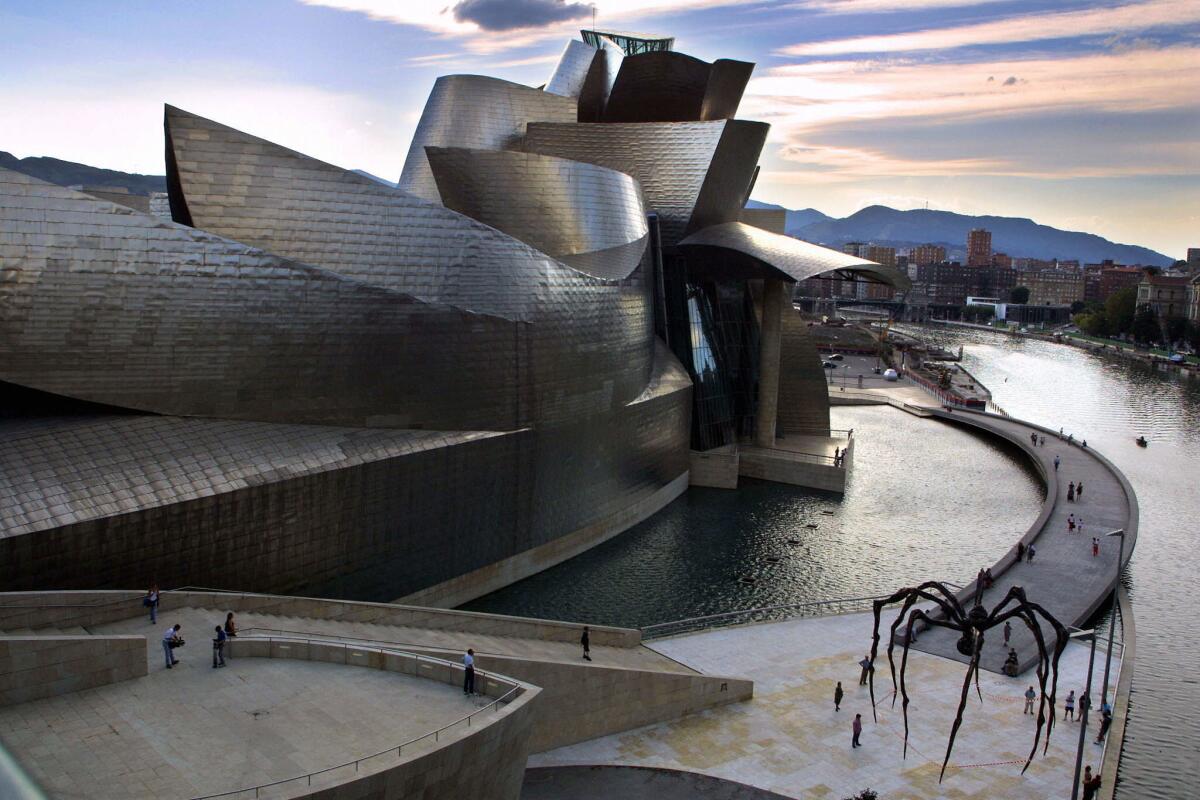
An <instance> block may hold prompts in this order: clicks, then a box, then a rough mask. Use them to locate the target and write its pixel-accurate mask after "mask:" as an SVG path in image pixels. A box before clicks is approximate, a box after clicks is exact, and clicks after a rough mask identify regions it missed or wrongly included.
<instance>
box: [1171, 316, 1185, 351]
mask: <svg viewBox="0 0 1200 800" xmlns="http://www.w3.org/2000/svg"><path fill="white" fill-rule="evenodd" d="M1166 328H1167V344H1172V345H1173V344H1175V343H1176V342H1182V341H1183V340H1184V339H1185V338H1187V331H1188V321H1187V318H1185V317H1167V320H1166Z"/></svg>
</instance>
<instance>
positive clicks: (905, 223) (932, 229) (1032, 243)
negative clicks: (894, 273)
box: [748, 200, 1174, 267]
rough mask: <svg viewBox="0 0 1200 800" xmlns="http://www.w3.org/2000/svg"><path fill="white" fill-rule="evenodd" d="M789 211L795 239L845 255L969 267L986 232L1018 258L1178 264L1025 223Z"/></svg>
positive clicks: (880, 211) (889, 211) (882, 211)
mask: <svg viewBox="0 0 1200 800" xmlns="http://www.w3.org/2000/svg"><path fill="white" fill-rule="evenodd" d="M748 205H749V206H750V207H752V208H774V209H780V208H783V207H782V206H777V205H771V204H769V203H761V202H758V201H756V200H751V201H750V203H748ZM783 210H785V211H786V212H787V221H786V222H785V223H784V225H785V230H786V231H787V233H788V234H789V235H791V236H795V237H797V238H800V239H804V240H805V241H807V242H813V243H815V244H823V245H825V246H827V247H833V248H835V249H839V250H840V249H841V247H842V245H844V244H846V243H847V242H867V243H870V244H877V245H882V246H885V247H895V248H897V249H906V248H909V247H913V246H915V245H919V244H926V243H929V244H936V245H940V246H942V247H945V248H946V256H947V258H949V259H950V260H952V261H965V260H966V242H967V232H968V231H970V230H971V229H972V228H985V229H987V230H989V231H991V232H992V250H993V251H994V252H1001V253H1007V254H1008V255H1010V256H1013V257H1014V258H1040V259H1045V260H1050V259H1054V258H1058V259H1064V260H1069V259H1078V260H1079V261H1080V262H1082V263H1098V262H1100V261H1103V260H1104V259H1106V258H1111V259H1112V260H1113V261H1115V262H1117V263H1118V264H1130V265H1132V264H1142V265H1146V266H1158V267H1168V266H1170V265H1171V264H1173V263H1174V259H1172V258H1171V257H1170V256H1166V255H1163V254H1162V253H1159V252H1156V251H1154V250H1151V249H1149V248H1146V247H1140V246H1138V245H1132V244H1118V243H1116V242H1110V241H1109V240H1108V239H1105V238H1103V237H1102V236H1097V235H1096V234H1094V233H1084V232H1082V231H1064V230H1060V229H1058V228H1052V227H1050V226H1049V225H1039V224H1038V223H1036V222H1034V221H1033V220H1031V219H1024V218H1021V217H996V216H970V215H967V214H955V213H953V212H951V211H933V210H930V209H923V208H917V209H910V210H907V211H900V210H897V209H895V208H888V207H887V206H867V207H866V208H864V209H861V210H860V211H856V212H855V213H853V214H851V215H850V216H848V217H843V218H841V219H837V218H835V217H831V216H828V215H827V214H823V213H821V212H820V211H817V210H816V209H815V208H804V209H799V210H794V209H783Z"/></svg>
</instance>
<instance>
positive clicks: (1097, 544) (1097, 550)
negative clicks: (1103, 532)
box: [1092, 536, 1100, 558]
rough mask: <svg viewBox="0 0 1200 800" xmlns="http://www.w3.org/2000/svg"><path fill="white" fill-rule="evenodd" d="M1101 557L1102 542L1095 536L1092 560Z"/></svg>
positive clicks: (1093, 538)
mask: <svg viewBox="0 0 1200 800" xmlns="http://www.w3.org/2000/svg"><path fill="white" fill-rule="evenodd" d="M1098 555H1100V540H1099V539H1097V538H1096V537H1095V536H1093V537H1092V558H1095V557H1096V556H1098Z"/></svg>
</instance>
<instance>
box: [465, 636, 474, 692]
mask: <svg viewBox="0 0 1200 800" xmlns="http://www.w3.org/2000/svg"><path fill="white" fill-rule="evenodd" d="M463 694H475V651H474V650H472V649H471V648H469V647H468V648H467V652H466V655H464V656H463Z"/></svg>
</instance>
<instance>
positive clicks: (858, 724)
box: [833, 655, 875, 750]
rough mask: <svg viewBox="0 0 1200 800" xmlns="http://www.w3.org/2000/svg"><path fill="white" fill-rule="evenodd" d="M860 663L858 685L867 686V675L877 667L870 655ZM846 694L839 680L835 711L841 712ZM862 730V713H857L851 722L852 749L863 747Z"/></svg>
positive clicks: (835, 690)
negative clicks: (872, 662)
mask: <svg viewBox="0 0 1200 800" xmlns="http://www.w3.org/2000/svg"><path fill="white" fill-rule="evenodd" d="M858 665H859V666H860V667H862V675H861V677H860V678H859V679H858V685H859V686H865V685H866V683H867V676H869V675H870V674H871V673H872V672H873V671H874V670H875V667H874V665H872V664H871V657H870V656H869V655H867V656H863V660H862V661H860V662H858ZM845 696H846V693H845V692H844V691H843V690H842V682H841V681H838V682H837V686H835V687H834V689H833V710H834V711H837V712H841V710H842V698H844V697H845ZM862 731H863V725H862V714H855V715H854V721H853V722H851V723H850V749H851V750H853V749H854V748H856V747H862V742H860V741H859V739H860V738H861V737H862Z"/></svg>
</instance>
